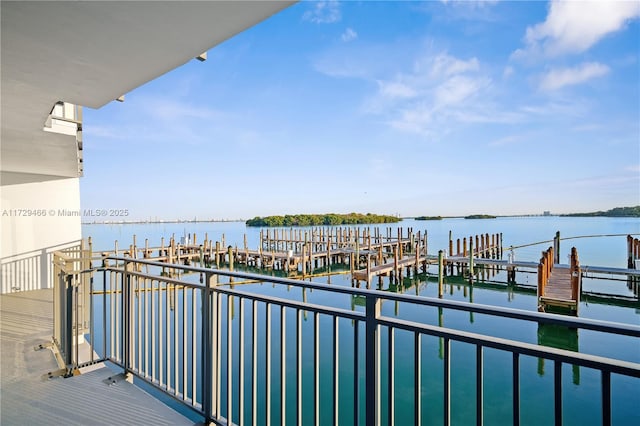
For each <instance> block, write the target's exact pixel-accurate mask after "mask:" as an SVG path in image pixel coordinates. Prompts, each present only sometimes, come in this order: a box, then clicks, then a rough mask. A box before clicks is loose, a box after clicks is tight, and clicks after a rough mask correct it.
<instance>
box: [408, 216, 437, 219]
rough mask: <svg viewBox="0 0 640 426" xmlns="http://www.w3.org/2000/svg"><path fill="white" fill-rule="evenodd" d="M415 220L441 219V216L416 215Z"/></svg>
mask: <svg viewBox="0 0 640 426" xmlns="http://www.w3.org/2000/svg"><path fill="white" fill-rule="evenodd" d="M415 220H442V216H418V217H416V218H415Z"/></svg>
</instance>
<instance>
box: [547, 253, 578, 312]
mask: <svg viewBox="0 0 640 426" xmlns="http://www.w3.org/2000/svg"><path fill="white" fill-rule="evenodd" d="M554 258H555V257H554V250H553V247H549V249H548V250H547V251H545V252H543V253H542V258H541V259H540V264H539V265H538V310H539V311H541V312H546V311H547V310H548V309H549V308H552V309H553V308H562V309H569V311H570V313H571V314H572V315H578V308H579V306H580V293H581V292H582V274H581V272H580V264H579V261H578V252H577V250H576V248H575V247H573V248H572V249H571V264H570V265H569V267H568V268H567V267H562V266H560V265H557V264H554V262H553V261H554Z"/></svg>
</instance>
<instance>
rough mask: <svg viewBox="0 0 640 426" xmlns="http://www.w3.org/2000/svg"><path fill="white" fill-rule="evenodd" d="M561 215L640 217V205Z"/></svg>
mask: <svg viewBox="0 0 640 426" xmlns="http://www.w3.org/2000/svg"><path fill="white" fill-rule="evenodd" d="M560 216H570V217H582V216H587V217H590V216H607V217H640V206H635V207H615V208H613V209H611V210H607V211H604V212H603V211H597V212H591V213H570V214H561V215H560Z"/></svg>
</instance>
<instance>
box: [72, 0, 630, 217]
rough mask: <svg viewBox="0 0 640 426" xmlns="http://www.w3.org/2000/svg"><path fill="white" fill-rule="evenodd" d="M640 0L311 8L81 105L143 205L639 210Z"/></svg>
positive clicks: (96, 148) (94, 157) (99, 177)
mask: <svg viewBox="0 0 640 426" xmlns="http://www.w3.org/2000/svg"><path fill="white" fill-rule="evenodd" d="M639 56H640V3H638V2H633V1H626V2H604V3H585V2H567V3H556V2H549V3H547V2H495V1H469V2H435V1H433V2H426V3H421V2H301V3H297V4H295V5H293V6H291V7H289V8H287V9H285V10H284V11H283V12H281V13H279V14H277V15H275V16H273V17H271V18H270V19H268V20H266V21H264V22H262V23H261V24H259V25H257V26H255V27H253V28H251V29H249V30H247V31H245V32H243V33H241V34H239V35H237V36H235V37H233V38H232V39H230V40H228V41H226V42H224V43H222V44H221V45H219V46H216V47H214V48H213V49H211V50H210V51H209V52H208V60H207V61H206V62H203V63H201V62H198V61H195V60H193V61H191V62H189V63H187V64H185V65H184V66H182V67H180V68H178V69H176V70H174V71H172V72H170V73H168V74H166V75H164V76H162V77H159V78H158V79H156V80H153V81H151V82H149V83H147V84H145V85H144V86H141V87H139V88H138V89H136V90H134V91H132V92H130V93H127V94H126V100H125V102H124V103H118V102H112V103H110V104H108V105H106V106H104V107H103V108H101V109H99V110H90V109H88V108H87V109H85V114H84V120H85V122H84V126H83V128H84V139H85V153H84V159H85V160H84V161H85V176H84V177H83V178H82V179H81V197H82V198H81V199H82V207H83V208H85V209H101V208H126V209H128V210H129V212H130V218H135V219H138V218H141V219H145V218H150V217H151V218H156V217H157V218H163V219H171V218H193V217H197V218H199V219H209V218H213V219H231V218H243V219H247V218H251V217H254V216H266V215H273V214H296V213H328V212H336V213H348V212H361V213H367V212H370V213H380V214H400V215H402V216H414V215H466V214H473V213H492V214H538V213H542V211H543V210H550V211H552V212H554V213H565V212H576V211H593V210H606V209H610V208H613V207H617V206H631V205H638V204H640V58H639Z"/></svg>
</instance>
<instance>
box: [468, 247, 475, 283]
mask: <svg viewBox="0 0 640 426" xmlns="http://www.w3.org/2000/svg"><path fill="white" fill-rule="evenodd" d="M473 274H474V270H473V239H472V238H469V282H470V283H472V284H473Z"/></svg>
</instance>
